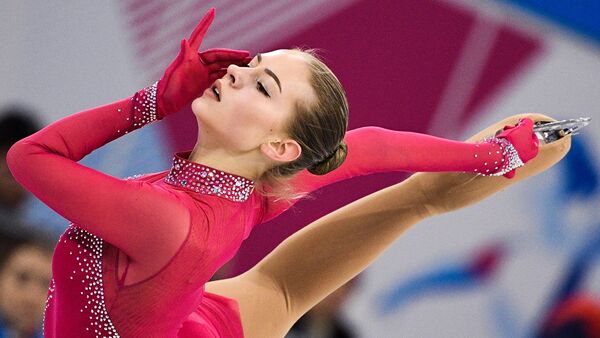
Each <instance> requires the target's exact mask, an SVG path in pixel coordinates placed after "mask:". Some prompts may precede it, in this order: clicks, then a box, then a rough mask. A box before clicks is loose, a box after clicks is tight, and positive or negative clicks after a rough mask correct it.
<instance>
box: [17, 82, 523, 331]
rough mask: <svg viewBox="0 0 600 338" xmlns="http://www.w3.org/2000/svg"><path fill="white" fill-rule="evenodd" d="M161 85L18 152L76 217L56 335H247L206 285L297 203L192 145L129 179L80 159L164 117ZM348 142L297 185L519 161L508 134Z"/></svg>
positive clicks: (53, 201) (60, 257)
mask: <svg viewBox="0 0 600 338" xmlns="http://www.w3.org/2000/svg"><path fill="white" fill-rule="evenodd" d="M155 92H156V85H154V86H151V87H148V88H147V89H145V90H142V91H140V92H138V93H137V94H136V95H135V96H134V97H133V98H131V99H125V100H122V101H118V102H115V103H113V104H109V105H106V106H103V107H99V108H95V109H91V110H87V111H83V112H80V113H77V114H74V115H72V116H69V117H66V118H64V119H62V120H60V121H57V122H55V123H53V124H51V125H49V126H48V127H46V128H44V129H43V130H41V131H40V132H38V133H36V134H34V135H32V136H30V137H27V138H25V139H23V140H21V141H19V142H17V143H16V144H15V145H14V146H13V147H12V148H11V149H10V151H9V153H8V156H7V161H8V164H9V167H10V169H11V171H12V173H13V175H14V176H15V178H16V179H17V180H18V181H19V182H20V183H21V184H22V185H23V186H25V187H26V188H27V189H29V190H30V191H31V192H32V193H33V194H34V195H36V196H37V197H39V198H40V199H41V200H42V201H43V202H44V203H46V204H47V205H48V206H50V207H51V208H52V209H54V210H55V211H56V212H57V213H59V214H60V215H62V216H64V217H65V218H67V219H68V220H69V221H71V222H72V224H71V225H70V226H69V227H68V229H67V230H66V231H65V233H64V234H63V235H62V236H61V238H60V240H59V242H58V244H57V246H56V249H55V252H54V257H53V263H52V270H53V279H52V282H51V285H50V290H49V292H48V300H47V305H46V311H45V321H44V334H45V337H48V338H52V337H77V338H82V337H161V338H164V337H176V336H177V335H178V331H180V330H181V335H182V336H187V337H191V336H196V337H242V336H243V333H242V327H241V323H240V320H239V313H238V310H237V303H236V302H235V300H232V299H228V298H225V297H222V296H219V295H214V294H209V293H206V292H204V284H205V283H206V282H208V281H209V279H210V278H211V276H212V275H213V274H214V272H215V271H216V270H217V269H218V268H219V267H221V266H222V265H223V264H224V263H226V262H227V261H228V260H229V259H231V258H232V257H233V255H234V254H235V253H236V251H237V250H238V248H239V247H240V244H241V243H242V241H243V240H244V239H246V238H247V237H248V235H249V233H250V231H252V228H253V227H254V226H255V225H256V224H260V223H261V222H264V221H266V220H269V219H271V218H273V217H275V216H277V215H279V214H281V213H282V212H283V211H285V210H286V209H287V208H289V207H290V204H289V203H286V202H277V203H276V202H274V201H271V200H269V199H267V198H265V197H263V196H261V195H259V194H258V193H256V192H255V191H254V190H253V182H252V181H251V180H249V179H246V178H243V177H239V176H236V175H232V174H228V173H224V172H221V171H219V170H217V169H212V168H208V167H205V166H203V165H201V164H197V163H193V162H190V161H188V160H187V159H186V158H187V154H185V153H183V154H177V155H176V156H175V158H174V161H173V166H172V167H171V170H170V171H165V172H160V173H155V174H148V175H144V176H141V177H137V178H133V179H128V180H123V179H118V178H114V177H110V176H107V175H105V174H103V173H101V172H98V171H96V170H93V169H90V168H88V167H85V166H82V165H80V164H78V163H77V161H79V160H81V159H82V158H83V157H84V156H86V155H87V154H88V153H90V152H92V151H93V150H94V149H97V148H99V147H101V146H102V145H104V144H106V143H108V142H110V141H112V140H114V139H116V138H118V137H120V136H122V135H124V134H126V133H128V132H131V131H133V130H135V129H137V128H140V127H142V126H143V125H145V124H147V123H148V122H152V121H153V120H156V119H157V118H160V117H157V116H156V115H157V114H156V113H155V106H154V105H155V103H156V102H155V97H156V94H155ZM345 140H346V143H347V144H348V149H349V151H348V158H347V159H346V161H345V163H344V164H343V165H342V166H341V167H340V168H338V169H337V170H335V171H333V172H332V173H330V174H327V175H325V176H314V175H311V174H310V173H308V172H306V171H305V172H302V173H300V174H299V175H298V176H296V178H295V179H294V180H293V184H294V186H295V187H297V188H298V189H301V190H302V191H305V192H309V191H313V190H315V189H318V188H319V187H322V186H324V185H327V184H331V183H334V182H336V181H340V180H343V179H347V178H350V177H353V176H359V175H364V174H369V173H375V172H387V171H399V170H407V171H465V172H480V173H494V172H500V173H499V174H501V173H503V172H506V171H508V170H509V169H514V166H513V167H507V166H506V165H505V163H507V162H511V161H510V159H511V157H510V156H511V155H510V154H511V152H512V151H514V148H512V146H511V145H510V143H508V142H507V141H506V140H502V139H494V140H493V141H486V142H481V143H478V144H470V143H462V142H456V141H449V140H444V139H439V138H435V137H432V136H427V135H422V134H416V133H407V132H396V131H391V130H385V129H382V128H376V127H367V128H360V129H356V130H353V131H350V132H348V133H347V135H346V139H345ZM505 154H506V155H507V156H505ZM140 261H141V262H142V263H140ZM190 314H191V315H190ZM188 316H189V317H190V320H189V321H187V322H185V320H186V318H188ZM184 322H185V324H184Z"/></svg>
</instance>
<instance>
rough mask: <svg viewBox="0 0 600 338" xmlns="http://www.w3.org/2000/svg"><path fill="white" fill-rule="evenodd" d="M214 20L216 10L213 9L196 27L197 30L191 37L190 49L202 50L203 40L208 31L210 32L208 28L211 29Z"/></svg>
mask: <svg viewBox="0 0 600 338" xmlns="http://www.w3.org/2000/svg"><path fill="white" fill-rule="evenodd" d="M214 19H215V9H214V8H211V9H209V10H208V11H207V12H206V14H204V17H203V18H202V20H201V21H200V23H198V26H196V28H195V29H194V31H193V32H192V35H190V40H189V42H190V48H192V49H193V50H198V48H200V44H201V43H202V39H204V35H205V34H206V31H208V28H209V27H210V24H211V23H212V22H213V20H214Z"/></svg>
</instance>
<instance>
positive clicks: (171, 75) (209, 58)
mask: <svg viewBox="0 0 600 338" xmlns="http://www.w3.org/2000/svg"><path fill="white" fill-rule="evenodd" d="M214 17H215V10H214V8H212V9H210V10H209V11H208V12H207V13H206V15H204V18H202V20H201V21H200V23H199V24H198V26H196V28H195V29H194V31H193V32H192V34H191V35H190V38H189V40H185V39H183V40H182V41H181V49H180V51H179V54H178V55H177V57H176V58H175V60H173V62H171V64H170V65H169V66H168V67H167V69H166V71H165V74H164V75H163V77H162V78H161V79H160V80H159V81H158V83H156V84H155V86H156V88H155V90H156V110H157V112H156V113H157V119H161V118H163V117H164V116H166V115H169V114H172V113H176V112H178V111H179V110H181V109H182V108H183V107H185V106H186V105H189V104H190V103H191V102H192V101H193V100H194V99H195V98H197V97H198V96H200V95H202V92H203V91H204V90H205V89H206V88H208V87H209V86H210V84H211V83H213V82H214V81H215V80H216V79H218V78H220V77H222V76H223V74H224V69H225V68H227V67H228V66H229V65H230V64H238V65H241V64H244V63H247V61H248V57H249V56H250V53H249V52H247V51H240V50H232V49H210V50H207V51H204V52H201V53H198V48H200V44H201V43H202V40H203V39H204V35H205V34H206V32H207V31H208V28H209V27H210V24H211V23H212V21H213V19H214Z"/></svg>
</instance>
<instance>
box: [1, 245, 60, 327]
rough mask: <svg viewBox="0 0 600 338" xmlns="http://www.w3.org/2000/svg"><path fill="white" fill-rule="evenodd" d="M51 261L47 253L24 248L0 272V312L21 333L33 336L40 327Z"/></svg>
mask: <svg viewBox="0 0 600 338" xmlns="http://www.w3.org/2000/svg"><path fill="white" fill-rule="evenodd" d="M51 261H52V254H51V253H50V252H47V251H44V250H42V249H39V248H37V247H33V246H23V247H20V248H18V249H17V250H16V251H15V252H14V253H13V254H12V255H11V256H10V257H9V258H8V261H7V262H6V263H5V265H4V267H3V268H2V270H0V311H1V312H2V314H3V316H4V317H5V318H6V319H7V320H8V322H10V323H12V325H14V327H15V328H16V329H18V330H19V331H21V332H35V331H36V330H37V329H38V328H39V327H40V324H41V322H42V314H43V311H44V303H45V301H46V294H47V292H48V286H49V284H50V276H51Z"/></svg>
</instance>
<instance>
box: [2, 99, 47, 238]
mask: <svg viewBox="0 0 600 338" xmlns="http://www.w3.org/2000/svg"><path fill="white" fill-rule="evenodd" d="M31 116H32V114H31V112H29V111H27V110H26V109H24V108H21V107H17V106H13V107H8V108H5V109H2V111H0V222H1V223H2V224H11V225H12V226H11V227H10V228H7V227H5V226H3V227H1V228H0V234H9V235H12V236H14V235H18V233H19V232H20V231H26V230H32V228H31V226H29V225H27V224H26V223H25V222H24V221H23V216H22V215H23V210H22V209H23V205H24V204H25V203H24V202H25V201H26V200H27V198H28V197H29V193H28V192H27V191H26V190H25V189H24V188H23V187H22V186H21V185H20V184H19V183H17V181H15V179H14V178H13V177H12V175H11V173H10V171H9V170H8V167H7V166H6V153H7V151H8V149H9V148H10V146H11V145H13V144H14V143H15V142H17V141H18V140H20V139H22V138H23V137H26V136H28V135H31V134H33V133H35V132H36V131H37V130H38V129H39V128H38V126H37V123H36V122H35V120H34V119H33V118H32V117H31Z"/></svg>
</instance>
